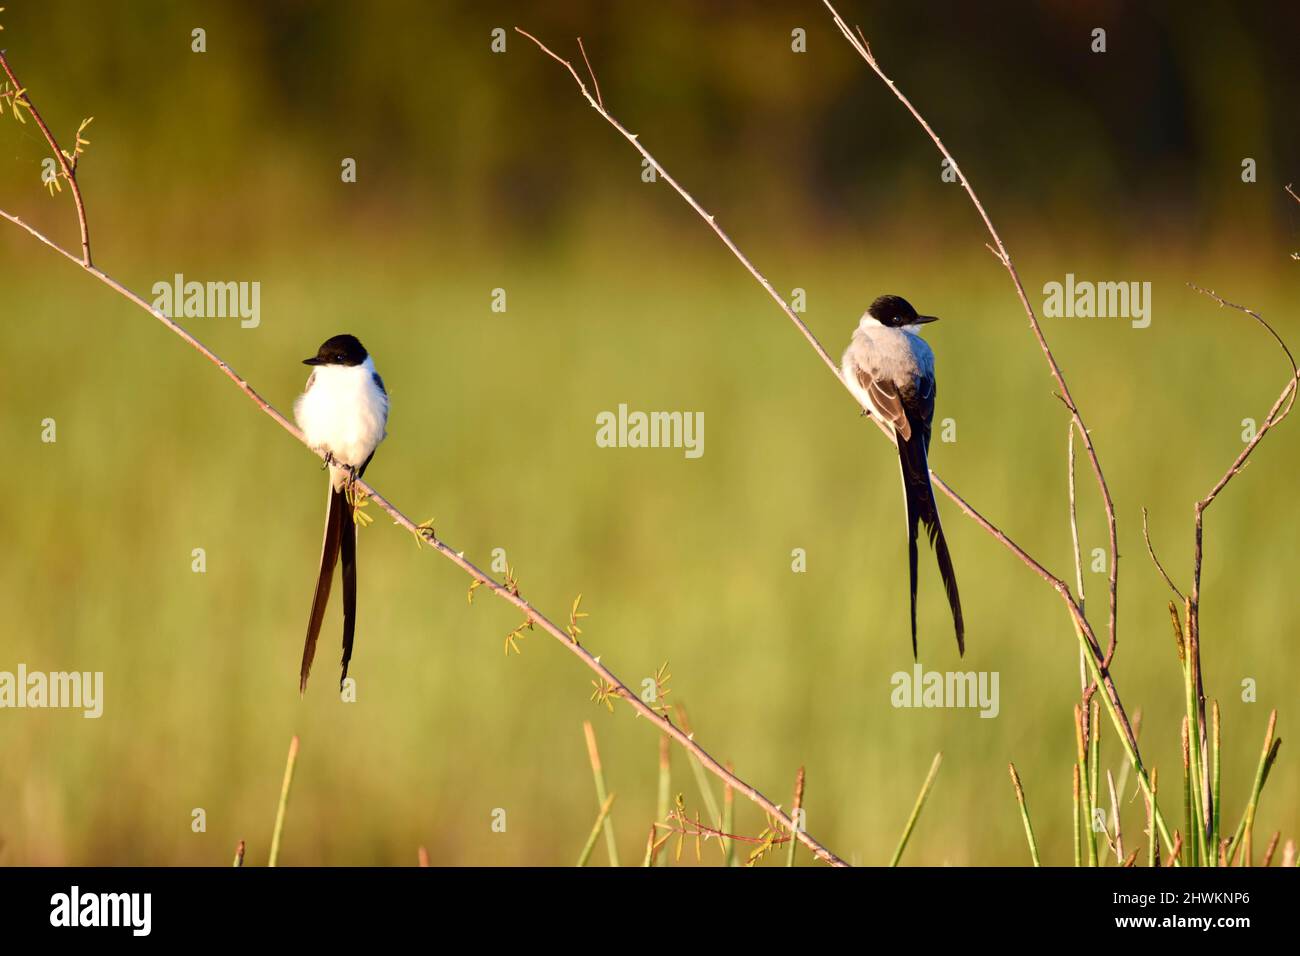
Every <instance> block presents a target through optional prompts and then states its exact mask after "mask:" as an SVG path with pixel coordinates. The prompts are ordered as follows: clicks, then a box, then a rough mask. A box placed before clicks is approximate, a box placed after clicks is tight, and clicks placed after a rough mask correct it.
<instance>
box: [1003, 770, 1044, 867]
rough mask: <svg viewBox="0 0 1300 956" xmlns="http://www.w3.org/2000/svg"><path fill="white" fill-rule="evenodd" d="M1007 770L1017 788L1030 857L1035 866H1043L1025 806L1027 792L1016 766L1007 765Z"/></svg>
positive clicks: (1012, 783)
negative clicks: (1022, 785)
mask: <svg viewBox="0 0 1300 956" xmlns="http://www.w3.org/2000/svg"><path fill="white" fill-rule="evenodd" d="M1007 769H1008V770H1009V771H1011V785H1012V786H1013V787H1015V788H1016V802H1017V803H1019V804H1020V819H1021V822H1023V823H1024V825H1025V839H1026V840H1028V841H1029V857H1030V859H1032V860H1033V861H1034V866H1042V865H1043V864H1042V863H1041V862H1039V859H1038V842H1037V841H1036V840H1035V839H1034V826H1033V824H1032V823H1030V822H1029V807H1028V806H1027V805H1026V804H1025V791H1024V788H1023V787H1021V786H1020V775H1019V774H1018V773H1016V765H1015V764H1013V763H1009V764H1007Z"/></svg>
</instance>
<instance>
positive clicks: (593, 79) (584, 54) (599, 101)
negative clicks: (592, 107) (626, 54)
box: [578, 37, 605, 108]
mask: <svg viewBox="0 0 1300 956" xmlns="http://www.w3.org/2000/svg"><path fill="white" fill-rule="evenodd" d="M578 49H579V50H581V51H582V62H583V63H585V64H587V75H588V76H590V77H591V85H592V86H594V87H595V88H596V105H597V106H599V107H602V108H603V107H604V106H605V101H604V100H603V99H602V98H601V96H600V80H598V79H596V71H595V70H593V69H592V68H591V61H590V60H588V59H587V48H586V47H585V46H583V45H582V37H578Z"/></svg>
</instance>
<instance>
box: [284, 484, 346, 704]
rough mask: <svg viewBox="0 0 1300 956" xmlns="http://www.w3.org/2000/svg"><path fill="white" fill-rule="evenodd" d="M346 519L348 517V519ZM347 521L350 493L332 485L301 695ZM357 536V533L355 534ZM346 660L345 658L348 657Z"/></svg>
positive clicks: (300, 681)
mask: <svg viewBox="0 0 1300 956" xmlns="http://www.w3.org/2000/svg"><path fill="white" fill-rule="evenodd" d="M345 516H346V517H345ZM344 521H346V522H347V524H348V525H349V526H350V525H351V524H352V513H351V509H350V508H349V506H348V501H347V494H346V492H345V491H343V490H339V491H335V490H334V488H333V487H332V486H331V487H330V488H329V507H328V510H327V511H326V512H325V542H324V544H322V545H321V552H320V572H319V574H318V575H317V578H316V593H315V594H314V595H312V599H311V614H310V616H308V618H307V640H306V641H305V642H304V643H303V646H302V668H301V670H300V671H299V676H298V692H299V693H303V692H304V691H306V690H307V675H308V674H310V673H311V662H312V659H313V658H314V657H315V656H316V638H317V637H319V636H320V627H321V622H322V621H323V620H324V619H325V606H326V605H327V604H328V603H329V599H330V586H331V585H332V584H333V583H334V566H335V565H336V564H337V563H338V559H339V550H340V545H341V542H342V539H343V538H344V537H345V536H344V534H343V530H344V527H343V525H344ZM354 534H355V532H354ZM355 540H356V539H355V537H353V544H352V546H351V548H350V552H349V554H350V556H351V558H352V564H353V581H352V584H353V604H354V606H355V603H356V593H355V588H356V576H355V563H356V560H355V555H356V546H355ZM343 566H344V568H345V569H346V568H347V566H348V559H347V558H345V559H344V565H343ZM346 590H347V576H346V570H345V573H344V591H345V596H346ZM344 620H345V623H344V629H345V635H347V636H346V637H345V643H344V646H345V648H346V649H347V650H348V652H349V655H348V656H351V655H350V651H351V640H350V637H351V635H350V633H348V627H349V619H348V618H347V616H346V615H345V619H344ZM345 661H346V658H345ZM345 666H346V665H345Z"/></svg>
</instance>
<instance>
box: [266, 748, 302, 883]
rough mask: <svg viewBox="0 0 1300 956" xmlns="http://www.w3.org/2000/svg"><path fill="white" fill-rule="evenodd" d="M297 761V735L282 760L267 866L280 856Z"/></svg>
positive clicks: (272, 864)
mask: <svg viewBox="0 0 1300 956" xmlns="http://www.w3.org/2000/svg"><path fill="white" fill-rule="evenodd" d="M297 763H298V735H297V734H295V735H294V737H293V740H291V741H289V758H288V759H287V760H286V761H285V762H284V782H283V783H282V784H281V785H280V805H279V806H278V807H276V810H275V829H274V830H272V831H271V858H270V860H269V861H268V862H267V864H266V865H267V866H275V863H276V861H277V860H278V859H279V858H280V837H281V835H282V834H283V833H284V814H285V811H286V810H287V809H288V808H289V788H290V787H292V786H293V768H294V766H295V765H296V764H297Z"/></svg>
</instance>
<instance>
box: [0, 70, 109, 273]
mask: <svg viewBox="0 0 1300 956" xmlns="http://www.w3.org/2000/svg"><path fill="white" fill-rule="evenodd" d="M0 67H3V68H4V71H5V75H6V76H8V77H9V82H10V83H12V84H13V85H14V90H15V91H16V92H15V93H14V96H15V97H16V98H17V99H19V100H20V101H21V102H22V104H23V105H24V106H26V107H27V110H28V112H30V113H31V114H32V119H34V120H36V125H37V126H39V127H40V130H41V133H43V134H44V136H45V141H46V142H47V143H49V144H50V149H51V150H53V151H54V158H55V159H56V160H57V161H58V163H59V167H60V169H62V170H63V178H64V179H66V180H67V181H68V185H69V186H71V187H72V200H73V202H74V203H76V206H77V223H78V225H79V226H80V227H81V264H82V265H83V266H85V267H86V268H87V269H89V268H90V267H91V261H90V226H89V225H88V224H87V223H86V204H85V203H84V202H82V200H81V187H80V186H79V185H77V171H76V169H74V168H73V166H72V163H71V162H69V160H68V157H67V156H65V155H64V154H63V150H62V149H60V148H59V144H58V142H57V141H56V140H55V139H54V134H53V133H51V132H50V128H49V127H48V126H46V125H45V120H43V119H41V114H40V112H39V111H38V110H37V109H36V104H35V103H33V102H32V100H31V97H29V96H28V95H27V94H26V92H24V91H23V85H22V84H21V83H19V82H18V77H16V76H14V71H13V69H12V68H11V67H10V66H9V60H8V59H6V58H5V51H4V50H0Z"/></svg>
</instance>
